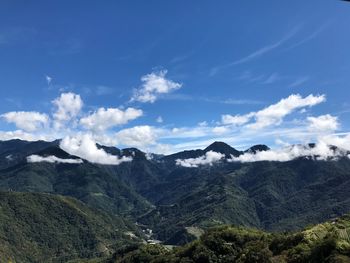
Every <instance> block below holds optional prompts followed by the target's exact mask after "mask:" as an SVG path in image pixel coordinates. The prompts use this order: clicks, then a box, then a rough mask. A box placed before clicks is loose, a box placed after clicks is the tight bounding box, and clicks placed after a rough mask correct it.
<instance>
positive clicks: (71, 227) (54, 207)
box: [0, 192, 141, 262]
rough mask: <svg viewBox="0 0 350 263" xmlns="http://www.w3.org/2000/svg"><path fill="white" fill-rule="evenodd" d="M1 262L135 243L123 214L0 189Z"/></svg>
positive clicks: (95, 253) (61, 258)
mask: <svg viewBox="0 0 350 263" xmlns="http://www.w3.org/2000/svg"><path fill="white" fill-rule="evenodd" d="M0 211H1V213H0V261H1V262H66V261H68V260H70V259H76V258H91V257H103V256H110V255H112V254H113V253H114V252H115V250H116V249H117V248H118V247H120V246H121V245H125V244H128V243H130V244H131V243H135V242H140V240H141V236H140V237H137V235H139V234H140V233H139V232H138V230H137V229H136V228H135V226H133V225H132V224H131V223H130V222H127V221H126V220H125V219H123V218H120V217H116V216H112V215H109V214H106V213H104V212H102V211H98V210H95V209H92V208H90V207H88V206H87V205H85V204H84V203H82V202H80V201H78V200H76V199H73V198H70V197H64V196H60V195H51V194H42V193H19V192H0Z"/></svg>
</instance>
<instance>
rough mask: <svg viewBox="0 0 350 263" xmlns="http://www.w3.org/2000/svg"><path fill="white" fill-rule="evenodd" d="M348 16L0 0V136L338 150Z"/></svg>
mask: <svg viewBox="0 0 350 263" xmlns="http://www.w3.org/2000/svg"><path fill="white" fill-rule="evenodd" d="M349 24H350V3H347V2H344V1H337V0H317V1H316V0H309V1H305V0H295V1H278V0H269V1H261V0H251V1H243V0H239V1H225V0H222V1H215V2H214V1H206V0H201V1H199V0H198V1H197V0H193V1H183V0H178V1H160V0H150V1H136V0H131V1H130V0H129V1H103V2H97V1H79V0H78V1H67V0H61V1H54V0H52V1H40V0H38V1H24V0H23V1H19V0H18V1H17V0H14V1H13V0H2V1H1V2H0V140H9V139H13V138H20V139H26V140H38V139H44V140H54V139H58V138H60V139H63V142H64V143H63V144H62V145H65V147H66V149H67V151H70V152H73V153H76V154H77V155H78V156H79V152H80V151H83V150H82V149H81V148H82V147H83V146H82V145H84V147H86V149H89V147H91V142H92V143H94V142H98V143H101V144H105V145H113V146H117V147H120V148H124V147H137V148H140V149H142V150H144V151H147V152H155V153H173V152H177V151H181V150H185V149H193V148H204V147H206V146H207V145H209V144H210V143H211V142H213V141H216V140H219V141H225V142H226V143H228V144H230V145H232V146H233V147H235V148H237V149H246V148H248V147H250V146H251V145H254V144H267V145H269V146H270V147H272V148H274V147H280V146H285V145H290V144H295V143H306V142H317V141H326V142H327V143H328V142H329V143H335V142H338V143H340V144H341V145H340V146H342V147H344V148H347V147H349V148H350V136H349V135H348V132H349V131H350V125H349V121H350V92H349V83H350V74H349V72H350V59H349V58H350V48H349V46H350V28H349ZM325 138H327V140H325ZM85 143H86V144H85ZM62 147H64V146H62ZM73 148H74V149H73ZM102 154H103V153H102ZM91 158H95V157H91ZM96 158H98V157H96Z"/></svg>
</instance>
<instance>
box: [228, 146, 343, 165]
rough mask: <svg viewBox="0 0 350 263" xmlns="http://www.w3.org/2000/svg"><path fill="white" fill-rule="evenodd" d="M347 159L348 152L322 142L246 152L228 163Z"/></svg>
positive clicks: (232, 157)
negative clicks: (298, 159)
mask: <svg viewBox="0 0 350 263" xmlns="http://www.w3.org/2000/svg"><path fill="white" fill-rule="evenodd" d="M346 156H347V157H349V156H350V155H349V152H348V151H347V150H345V149H341V148H338V147H331V146H329V145H328V144H326V143H325V142H323V141H319V142H318V143H317V144H315V145H291V146H288V147H284V148H281V149H277V150H268V151H258V152H256V153H250V152H246V153H244V154H242V155H240V156H238V157H234V156H231V158H230V159H227V161H228V162H242V163H247V162H260V161H276V162H287V161H291V160H294V159H297V158H300V157H307V158H310V159H313V160H317V161H323V160H337V159H338V158H340V157H346Z"/></svg>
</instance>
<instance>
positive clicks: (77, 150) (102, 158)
mask: <svg viewBox="0 0 350 263" xmlns="http://www.w3.org/2000/svg"><path fill="white" fill-rule="evenodd" d="M60 147H61V149H62V150H64V151H66V152H68V153H69V154H71V155H75V156H78V157H80V158H83V159H85V160H88V161H89V162H92V163H98V164H110V165H119V164H121V163H122V162H130V161H132V158H131V157H126V156H122V157H121V158H119V157H118V156H114V155H111V154H108V153H106V152H105V151H104V150H103V149H99V148H97V146H96V143H95V141H94V140H93V139H92V137H91V136H90V135H88V134H83V135H80V136H75V137H70V136H67V137H65V138H64V139H63V140H62V141H61V143H60Z"/></svg>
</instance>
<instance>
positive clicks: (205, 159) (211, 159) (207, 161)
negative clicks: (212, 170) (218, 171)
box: [176, 151, 225, 168]
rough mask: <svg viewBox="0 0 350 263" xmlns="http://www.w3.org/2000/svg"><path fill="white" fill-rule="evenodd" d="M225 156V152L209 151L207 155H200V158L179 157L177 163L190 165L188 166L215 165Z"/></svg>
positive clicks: (184, 165)
mask: <svg viewBox="0 0 350 263" xmlns="http://www.w3.org/2000/svg"><path fill="white" fill-rule="evenodd" d="M224 157H225V155H224V154H222V153H218V152H214V151H209V152H206V153H205V155H203V156H200V157H198V158H188V159H177V160H176V165H178V166H183V167H188V168H196V167H199V166H200V165H210V166H211V165H213V164H214V163H216V162H219V161H220V160H222V159H223V158H224Z"/></svg>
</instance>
